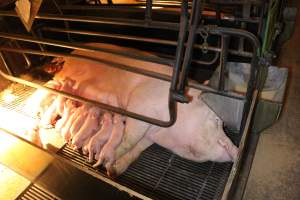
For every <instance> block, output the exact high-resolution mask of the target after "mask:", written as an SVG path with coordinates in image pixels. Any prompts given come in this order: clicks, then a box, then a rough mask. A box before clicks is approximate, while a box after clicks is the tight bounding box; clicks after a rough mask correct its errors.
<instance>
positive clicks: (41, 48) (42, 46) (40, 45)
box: [30, 29, 45, 51]
mask: <svg viewBox="0 0 300 200" xmlns="http://www.w3.org/2000/svg"><path fill="white" fill-rule="evenodd" d="M30 32H31V35H32V36H33V37H34V38H38V36H37V34H36V33H35V31H33V30H32V29H31V31H30ZM40 38H42V36H41V37H40ZM37 45H38V46H39V48H40V50H41V51H45V48H44V45H43V44H40V43H37Z"/></svg>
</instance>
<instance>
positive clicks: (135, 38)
mask: <svg viewBox="0 0 300 200" xmlns="http://www.w3.org/2000/svg"><path fill="white" fill-rule="evenodd" d="M41 30H43V31H53V32H62V33H72V34H81V35H89V36H97V37H107V38H116V39H123V40H132V41H140V42H149V43H156V44H164V45H172V46H176V45H177V42H176V41H171V40H164V39H157V38H146V37H139V36H130V35H123V34H122V35H121V34H113V33H104V32H95V31H85V30H74V29H69V30H65V29H62V28H53V27H42V28H41ZM194 48H196V49H203V45H199V44H194ZM207 50H209V51H215V52H221V48H218V47H213V46H208V47H207ZM228 52H229V53H230V54H233V55H238V56H243V57H249V58H252V53H251V52H245V51H242V52H239V51H237V50H233V49H228ZM194 62H196V61H194ZM203 63H205V61H203ZM199 64H201V63H200V62H199Z"/></svg>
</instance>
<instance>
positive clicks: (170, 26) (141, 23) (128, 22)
mask: <svg viewBox="0 0 300 200" xmlns="http://www.w3.org/2000/svg"><path fill="white" fill-rule="evenodd" d="M0 16H7V17H18V15H17V14H16V13H14V12H12V11H0ZM35 18H36V19H45V20H55V21H71V22H85V23H96V24H110V25H121V26H133V27H142V28H154V29H156V28H158V29H167V30H175V31H177V30H178V29H179V24H178V23H173V22H162V21H145V20H138V19H121V18H107V17H95V16H76V15H56V14H41V13H40V14H38V15H37V16H36V17H35Z"/></svg>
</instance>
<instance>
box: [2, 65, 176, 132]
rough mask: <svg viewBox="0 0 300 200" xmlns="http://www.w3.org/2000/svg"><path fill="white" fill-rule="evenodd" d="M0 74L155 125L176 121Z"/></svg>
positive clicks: (166, 125) (167, 125) (12, 79)
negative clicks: (156, 117)
mask: <svg viewBox="0 0 300 200" xmlns="http://www.w3.org/2000/svg"><path fill="white" fill-rule="evenodd" d="M0 75H1V76H2V77H3V78H5V79H8V80H10V81H13V82H17V83H20V84H24V85H27V86H30V87H33V88H37V89H44V90H46V91H49V92H51V93H54V94H57V95H62V96H64V97H66V98H69V99H72V100H74V101H78V102H81V103H87V104H90V105H93V106H98V107H99V108H102V109H104V110H108V111H111V112H115V113H118V114H121V115H126V116H128V117H131V118H134V119H137V120H142V121H144V122H147V123H150V124H154V125H157V126H161V127H170V126H172V125H173V124H174V123H175V121H176V119H175V120H174V119H173V117H172V116H170V120H169V121H162V120H158V119H154V118H151V117H146V116H144V115H140V114H137V113H134V112H130V111H127V110H125V109H123V108H118V107H115V106H111V105H108V104H104V103H101V102H97V101H94V100H90V99H87V98H83V97H80V96H76V95H73V94H71V93H68V92H64V91H59V90H55V89H52V88H49V87H46V86H43V85H40V84H37V83H33V82H30V81H27V80H24V79H21V78H17V77H14V76H10V75H8V74H6V73H4V72H3V71H2V70H0Z"/></svg>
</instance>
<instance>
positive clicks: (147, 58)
mask: <svg viewBox="0 0 300 200" xmlns="http://www.w3.org/2000/svg"><path fill="white" fill-rule="evenodd" d="M0 37H3V38H7V39H13V40H21V41H26V42H34V43H40V44H46V45H52V46H57V47H63V48H68V49H74V50H75V49H76V50H82V51H88V52H99V51H102V52H105V53H111V54H116V55H120V56H125V57H129V58H133V59H138V60H143V61H148V62H155V63H159V64H164V65H170V66H172V65H173V61H171V60H168V59H162V58H156V57H153V56H152V57H151V56H140V55H137V54H134V53H130V52H124V51H116V50H112V49H107V48H101V47H92V46H87V45H79V44H73V43H69V42H63V41H56V40H50V39H43V40H41V39H37V38H33V37H29V36H24V35H20V34H7V33H1V32H0Z"/></svg>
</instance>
